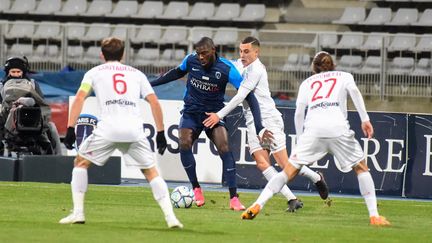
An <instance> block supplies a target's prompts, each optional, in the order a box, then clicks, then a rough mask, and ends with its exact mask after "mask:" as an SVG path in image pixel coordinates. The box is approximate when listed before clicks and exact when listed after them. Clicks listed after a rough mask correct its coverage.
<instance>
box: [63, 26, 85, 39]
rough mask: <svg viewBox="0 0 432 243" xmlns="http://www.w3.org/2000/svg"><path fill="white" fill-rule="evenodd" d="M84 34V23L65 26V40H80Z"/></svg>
mask: <svg viewBox="0 0 432 243" xmlns="http://www.w3.org/2000/svg"><path fill="white" fill-rule="evenodd" d="M85 33H86V26H85V24H84V23H68V24H66V38H67V39H68V40H82V38H84V36H85Z"/></svg>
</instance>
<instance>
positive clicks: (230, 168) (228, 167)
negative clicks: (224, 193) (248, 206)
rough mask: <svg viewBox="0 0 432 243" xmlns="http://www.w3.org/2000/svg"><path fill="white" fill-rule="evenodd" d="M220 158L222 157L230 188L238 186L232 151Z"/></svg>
mask: <svg viewBox="0 0 432 243" xmlns="http://www.w3.org/2000/svg"><path fill="white" fill-rule="evenodd" d="M220 158H221V159H222V169H223V172H224V173H223V174H224V176H225V179H226V182H227V185H228V188H233V187H237V182H236V165H235V160H234V156H233V155H232V153H231V152H226V153H223V154H221V155H220Z"/></svg>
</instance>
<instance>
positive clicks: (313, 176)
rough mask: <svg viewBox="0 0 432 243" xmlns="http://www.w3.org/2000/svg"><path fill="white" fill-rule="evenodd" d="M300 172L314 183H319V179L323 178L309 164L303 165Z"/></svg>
mask: <svg viewBox="0 0 432 243" xmlns="http://www.w3.org/2000/svg"><path fill="white" fill-rule="evenodd" d="M299 174H300V175H301V176H304V177H306V178H308V179H309V180H311V181H312V182H313V183H317V182H318V181H319V180H321V176H320V175H319V174H318V173H316V172H315V171H313V170H311V169H309V167H307V166H302V167H301V169H300V171H299Z"/></svg>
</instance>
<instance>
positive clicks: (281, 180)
mask: <svg viewBox="0 0 432 243" xmlns="http://www.w3.org/2000/svg"><path fill="white" fill-rule="evenodd" d="M287 182H288V175H287V174H285V172H283V171H282V172H279V173H277V174H276V175H275V176H273V177H272V178H271V179H270V181H269V182H268V183H267V185H266V186H265V188H264V190H263V191H262V192H261V194H260V195H259V197H258V199H257V200H256V201H255V203H257V204H259V205H260V206H261V208H263V207H264V205H265V204H266V202H267V201H268V200H269V199H270V198H272V197H273V195H274V194H276V193H278V192H279V191H280V190H281V189H282V187H283V186H284V185H285V184H286V183H287Z"/></svg>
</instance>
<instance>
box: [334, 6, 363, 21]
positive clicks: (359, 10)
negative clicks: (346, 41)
mask: <svg viewBox="0 0 432 243" xmlns="http://www.w3.org/2000/svg"><path fill="white" fill-rule="evenodd" d="M365 18H366V9H365V8H364V7H346V8H345V10H344V12H343V14H342V16H341V17H340V18H339V19H338V20H333V21H332V23H333V24H357V23H358V22H360V21H364V20H365Z"/></svg>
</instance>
